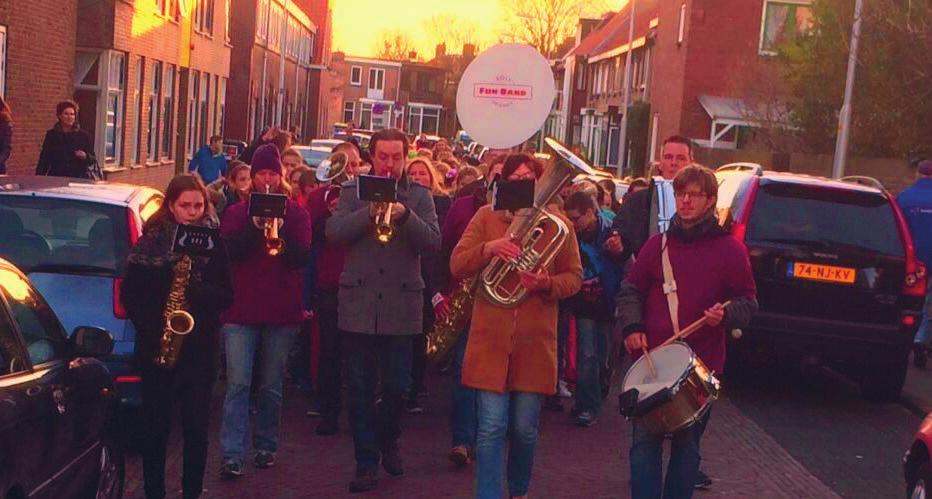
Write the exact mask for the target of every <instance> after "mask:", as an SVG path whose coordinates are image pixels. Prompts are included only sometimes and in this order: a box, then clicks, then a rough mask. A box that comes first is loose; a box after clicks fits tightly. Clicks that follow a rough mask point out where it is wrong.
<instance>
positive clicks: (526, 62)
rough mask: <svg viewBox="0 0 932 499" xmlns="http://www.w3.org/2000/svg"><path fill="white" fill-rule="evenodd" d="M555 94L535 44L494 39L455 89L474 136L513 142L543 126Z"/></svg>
mask: <svg viewBox="0 0 932 499" xmlns="http://www.w3.org/2000/svg"><path fill="white" fill-rule="evenodd" d="M555 95H556V84H555V82H554V80H553V71H552V70H551V68H550V63H549V62H548V61H547V59H545V58H544V56H542V55H541V54H540V52H538V51H537V49H535V48H534V47H531V46H530V45H524V44H520V43H503V44H500V45H495V46H493V47H491V48H489V49H488V50H486V51H485V52H483V53H481V54H479V56H478V57H476V59H475V60H473V61H472V63H470V64H469V66H468V67H467V68H466V71H465V72H464V73H463V77H462V79H461V80H460V84H459V87H458V88H457V90H456V115H457V117H458V118H459V121H460V124H462V125H463V130H465V131H466V133H467V134H469V136H470V137H472V139H473V140H475V141H477V142H479V143H480V144H482V145H484V146H488V147H491V148H493V149H504V148H509V147H514V146H516V145H519V144H521V143H522V142H524V141H526V140H527V139H529V138H531V136H532V135H534V133H535V132H537V131H538V130H540V128H541V126H543V124H544V122H545V121H547V116H549V115H550V110H551V109H552V108H553V99H554V96H555Z"/></svg>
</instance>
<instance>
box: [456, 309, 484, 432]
mask: <svg viewBox="0 0 932 499" xmlns="http://www.w3.org/2000/svg"><path fill="white" fill-rule="evenodd" d="M468 340H469V326H467V327H466V330H465V331H464V332H463V334H462V335H460V337H459V339H458V340H456V344H455V345H453V358H452V362H451V363H450V371H451V374H452V375H453V410H452V411H451V412H450V426H451V430H452V433H453V447H456V446H459V445H465V446H466V447H469V448H470V449H473V448H475V447H476V430H477V427H478V425H479V422H478V420H477V418H478V412H479V407H478V401H477V400H476V397H477V395H476V390H475V389H474V388H470V387H468V386H464V385H463V357H464V356H465V355H466V342H467V341H468Z"/></svg>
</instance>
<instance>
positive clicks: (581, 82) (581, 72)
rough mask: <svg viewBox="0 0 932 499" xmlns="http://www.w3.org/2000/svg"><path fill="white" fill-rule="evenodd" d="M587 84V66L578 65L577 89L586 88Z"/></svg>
mask: <svg viewBox="0 0 932 499" xmlns="http://www.w3.org/2000/svg"><path fill="white" fill-rule="evenodd" d="M585 84H586V68H585V66H581V65H580V66H577V67H576V90H582V89H583V88H585Z"/></svg>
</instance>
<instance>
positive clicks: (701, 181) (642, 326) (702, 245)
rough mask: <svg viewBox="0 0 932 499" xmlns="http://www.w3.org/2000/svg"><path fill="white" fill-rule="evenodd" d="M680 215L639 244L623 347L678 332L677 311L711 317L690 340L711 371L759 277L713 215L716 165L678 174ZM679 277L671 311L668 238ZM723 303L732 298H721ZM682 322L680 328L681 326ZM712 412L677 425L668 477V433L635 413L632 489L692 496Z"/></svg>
mask: <svg viewBox="0 0 932 499" xmlns="http://www.w3.org/2000/svg"><path fill="white" fill-rule="evenodd" d="M673 192H674V198H675V200H676V215H674V216H673V219H672V220H671V223H670V228H669V230H668V231H667V232H666V236H664V235H661V234H658V235H655V236H653V237H652V238H650V239H649V240H648V241H647V243H645V244H644V247H643V248H642V249H641V252H640V254H639V255H638V257H637V260H636V261H635V263H634V265H633V266H632V267H631V269H630V270H629V272H628V276H627V279H626V280H625V282H624V283H623V284H622V286H621V291H620V292H619V294H618V300H617V308H616V311H615V313H616V316H617V317H618V320H619V322H620V325H621V327H622V332H623V334H624V335H625V348H626V349H627V350H628V353H629V354H631V355H633V356H635V357H637V356H639V355H640V354H641V352H642V351H643V350H644V349H648V350H649V349H651V348H655V347H657V346H659V345H661V344H662V343H663V342H664V341H666V340H667V339H668V338H670V337H672V336H673V334H674V329H675V328H674V326H673V319H671V316H673V315H676V316H678V322H679V323H680V324H690V323H692V322H694V321H696V320H697V319H700V318H705V327H702V328H701V329H699V330H698V331H696V332H695V333H694V334H692V335H690V336H689V337H688V338H686V340H685V341H686V343H687V344H688V345H689V346H690V347H691V348H692V350H693V351H694V352H695V354H696V355H697V356H698V357H699V359H700V360H702V362H703V363H705V365H706V366H708V368H709V370H711V371H712V372H713V373H716V374H718V373H721V372H722V370H723V369H724V367H725V331H726V330H731V329H734V328H741V327H745V326H747V325H748V323H749V322H750V320H751V315H753V314H754V312H755V311H756V310H757V300H756V294H757V289H756V287H755V285H754V277H753V275H752V274H751V264H750V262H749V260H748V254H747V249H746V248H745V247H744V245H743V244H742V243H741V242H740V241H738V240H736V239H735V238H734V237H732V236H731V235H730V234H729V233H728V232H726V231H725V230H723V229H722V228H721V227H720V226H719V225H718V222H717V221H716V219H715V203H716V201H717V198H718V182H717V181H716V179H715V174H714V173H712V171H711V170H709V169H708V168H705V167H703V166H699V165H691V166H688V167H686V168H684V169H682V170H680V171H679V173H677V174H676V177H674V179H673ZM664 242H665V243H666V245H667V251H668V255H669V261H670V265H669V266H670V267H671V268H672V274H673V276H674V278H675V280H674V283H675V286H673V287H672V294H675V296H676V297H677V299H675V300H671V302H672V303H675V302H677V301H678V302H679V305H678V306H677V307H676V310H677V313H671V311H670V308H669V305H668V297H667V295H666V294H665V291H667V292H670V291H671V287H666V288H665V286H664V270H663V267H664V264H663V263H662V262H663V243H664ZM723 303H728V305H727V306H723V305H722V304H723ZM676 330H678V328H676ZM708 420H709V412H706V413H705V415H704V416H702V417H701V418H700V419H699V421H697V422H696V423H694V424H692V425H691V426H688V427H686V428H684V429H682V430H679V431H677V432H675V433H673V436H672V444H671V449H670V464H669V467H668V469H667V474H666V481H663V479H662V476H663V474H662V469H661V468H662V457H663V440H664V437H665V436H664V435H662V434H652V433H651V432H649V431H648V430H647V427H646V426H645V425H644V424H640V423H639V422H638V421H637V420H634V430H633V434H632V437H631V453H630V455H631V489H632V490H631V492H632V494H631V495H632V497H633V498H634V499H642V498H643V499H647V498H650V499H654V498H659V497H664V498H669V499H680V498H686V499H688V498H689V497H692V493H693V488H694V484H695V483H696V475H697V473H698V472H699V440H700V439H701V438H702V433H703V432H704V431H705V427H706V423H708Z"/></svg>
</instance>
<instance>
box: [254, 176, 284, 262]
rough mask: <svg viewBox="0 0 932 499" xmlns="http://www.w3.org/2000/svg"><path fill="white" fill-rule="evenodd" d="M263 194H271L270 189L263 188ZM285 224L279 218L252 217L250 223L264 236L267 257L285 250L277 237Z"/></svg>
mask: <svg viewBox="0 0 932 499" xmlns="http://www.w3.org/2000/svg"><path fill="white" fill-rule="evenodd" d="M265 193H266V194H271V189H270V187H269V186H268V185H267V186H265ZM284 222H285V220H284V219H281V218H266V217H252V223H253V224H255V226H256V227H257V228H259V229H262V233H263V234H264V235H265V249H266V251H267V252H268V253H269V256H278V255H280V254H282V252H283V251H284V250H285V241H284V240H283V239H282V238H280V237H279V236H278V230H279V229H280V228H281V226H282V224H283V223H284Z"/></svg>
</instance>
